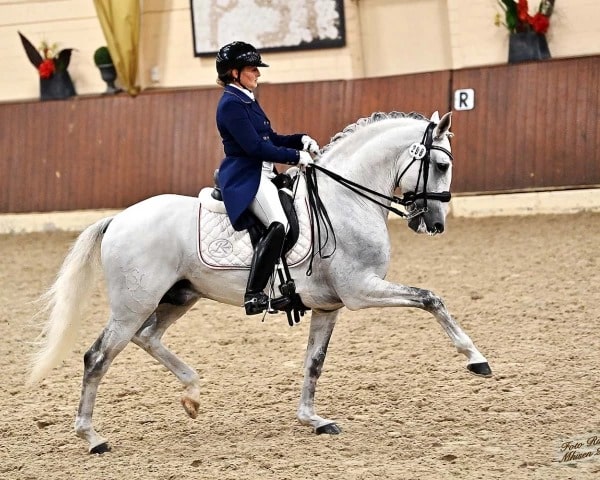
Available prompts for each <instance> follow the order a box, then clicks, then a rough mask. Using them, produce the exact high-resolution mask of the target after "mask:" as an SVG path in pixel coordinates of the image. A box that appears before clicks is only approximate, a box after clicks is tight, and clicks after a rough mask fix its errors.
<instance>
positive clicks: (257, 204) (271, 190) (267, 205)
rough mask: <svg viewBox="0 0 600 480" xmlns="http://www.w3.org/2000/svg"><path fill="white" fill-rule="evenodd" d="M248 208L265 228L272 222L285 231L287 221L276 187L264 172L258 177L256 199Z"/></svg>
mask: <svg viewBox="0 0 600 480" xmlns="http://www.w3.org/2000/svg"><path fill="white" fill-rule="evenodd" d="M249 208H250V211H251V212H252V213H253V214H254V215H256V217H257V218H258V219H259V220H260V221H261V222H262V223H263V225H264V226H265V227H268V226H269V225H271V223H273V222H279V223H281V224H282V225H283V226H284V228H285V230H286V231H287V229H288V221H287V217H286V216H285V212H284V211H283V207H282V206H281V202H280V201H279V194H278V192H277V187H276V186H275V185H273V182H271V179H270V178H269V177H268V175H267V174H266V172H265V171H264V170H263V173H262V175H261V176H260V185H259V187H258V192H256V197H254V200H253V201H252V203H251V204H250V207H249Z"/></svg>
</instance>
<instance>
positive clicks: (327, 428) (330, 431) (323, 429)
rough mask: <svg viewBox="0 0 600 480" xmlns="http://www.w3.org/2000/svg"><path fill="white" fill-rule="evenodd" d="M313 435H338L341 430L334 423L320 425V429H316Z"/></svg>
mask: <svg viewBox="0 0 600 480" xmlns="http://www.w3.org/2000/svg"><path fill="white" fill-rule="evenodd" d="M315 433H316V434H317V435H323V434H327V435H339V434H340V433H342V429H341V428H340V427H338V426H337V425H336V424H335V423H328V424H327V425H321V426H320V427H317V429H316V430H315Z"/></svg>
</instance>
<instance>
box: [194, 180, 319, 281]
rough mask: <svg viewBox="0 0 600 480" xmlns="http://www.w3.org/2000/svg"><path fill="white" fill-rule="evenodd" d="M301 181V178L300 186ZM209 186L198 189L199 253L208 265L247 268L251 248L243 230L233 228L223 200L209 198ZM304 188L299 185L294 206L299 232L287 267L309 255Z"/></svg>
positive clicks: (308, 232)
mask: <svg viewBox="0 0 600 480" xmlns="http://www.w3.org/2000/svg"><path fill="white" fill-rule="evenodd" d="M303 186H304V182H303V181H302V180H301V187H303ZM212 190H213V189H212V188H211V187H207V188H203V189H202V190H201V191H200V194H199V198H200V209H199V212H198V256H199V257H200V261H201V262H202V263H204V264H205V265H207V266H208V267H211V268H218V269H240V268H250V262H251V261H252V255H253V253H254V248H253V247H252V242H251V241H250V235H249V234H248V232H247V231H246V230H244V231H241V232H238V231H236V230H234V228H233V226H232V225H231V222H230V221H229V217H228V216H227V213H226V212H225V206H224V205H223V202H219V201H217V200H215V199H214V198H212V197H211V192H212ZM305 192H306V190H305V188H298V191H297V192H296V198H295V200H294V205H295V207H296V213H297V214H298V223H299V228H300V235H299V237H298V241H297V242H296V245H294V247H293V248H292V249H291V250H290V251H289V252H288V254H287V257H286V258H287V262H288V265H289V266H290V267H292V266H295V265H299V264H301V263H302V262H303V261H304V260H306V259H307V258H308V255H309V254H310V248H311V235H310V214H309V212H308V204H307V201H306V193H305Z"/></svg>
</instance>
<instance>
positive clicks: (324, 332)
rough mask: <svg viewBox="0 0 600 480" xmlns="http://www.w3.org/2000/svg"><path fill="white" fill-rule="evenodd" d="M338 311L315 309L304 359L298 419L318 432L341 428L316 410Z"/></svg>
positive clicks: (328, 431)
mask: <svg viewBox="0 0 600 480" xmlns="http://www.w3.org/2000/svg"><path fill="white" fill-rule="evenodd" d="M337 316H338V311H337V310H336V311H334V312H319V311H313V313H312V317H311V320H310V331H309V334H308V345H307V347H306V359H305V361H304V383H303V385H302V395H301V396H300V405H299V406H298V413H297V416H298V420H300V422H301V423H302V424H304V425H310V426H311V427H313V428H314V430H315V432H316V433H317V434H321V433H328V434H338V433H340V432H341V430H340V428H339V427H338V426H337V425H336V424H335V422H334V421H333V420H328V419H326V418H322V417H319V416H318V415H317V414H316V412H315V390H316V388H317V380H318V379H319V377H320V376H321V370H322V369H323V363H324V362H325V356H326V355H327V346H328V345H329V339H330V338H331V333H332V332H333V327H335V321H336V318H337Z"/></svg>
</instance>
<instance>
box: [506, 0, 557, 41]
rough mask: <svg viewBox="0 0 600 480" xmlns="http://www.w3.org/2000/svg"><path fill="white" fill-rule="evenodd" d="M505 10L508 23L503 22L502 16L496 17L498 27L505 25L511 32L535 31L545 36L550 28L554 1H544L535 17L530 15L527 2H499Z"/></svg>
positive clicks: (523, 0) (512, 0)
mask: <svg viewBox="0 0 600 480" xmlns="http://www.w3.org/2000/svg"><path fill="white" fill-rule="evenodd" d="M498 3H499V4H500V6H501V7H502V10H504V17H505V20H506V22H502V20H501V17H500V14H497V15H496V22H495V23H496V25H497V26H500V25H504V26H505V27H506V28H508V30H509V32H511V33H514V32H529V31H533V32H535V33H537V34H539V35H544V34H546V32H547V31H548V28H549V27H550V16H551V15H552V10H553V9H554V0H542V1H541V2H540V4H539V6H538V10H537V12H536V13H535V15H533V16H531V15H529V5H528V4H527V0H498Z"/></svg>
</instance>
